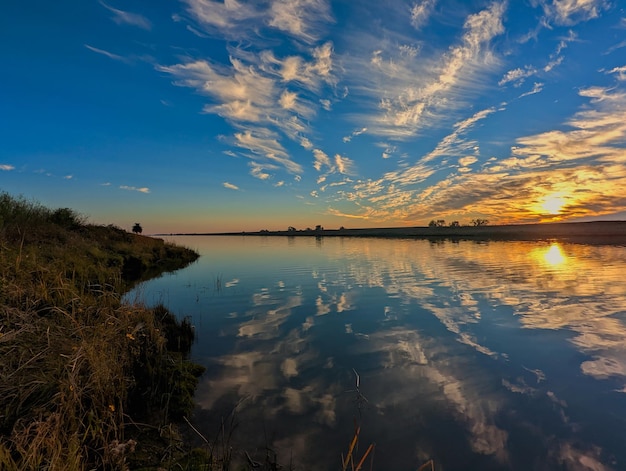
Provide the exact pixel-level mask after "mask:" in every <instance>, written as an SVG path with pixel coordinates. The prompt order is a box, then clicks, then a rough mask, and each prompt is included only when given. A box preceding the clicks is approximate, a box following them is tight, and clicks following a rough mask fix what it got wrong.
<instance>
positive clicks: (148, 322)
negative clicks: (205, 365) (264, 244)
mask: <svg viewBox="0 0 626 471" xmlns="http://www.w3.org/2000/svg"><path fill="white" fill-rule="evenodd" d="M195 257H197V255H196V254H195V253H193V252H192V251H190V250H187V249H184V248H181V247H175V246H171V245H168V244H165V243H164V242H163V241H162V240H158V239H152V238H148V237H142V236H137V235H134V234H130V233H127V232H125V231H123V230H121V229H119V228H116V227H113V226H96V225H89V224H86V223H85V220H84V218H82V217H81V216H79V215H77V214H76V213H74V212H73V211H71V210H69V209H67V208H61V209H58V210H50V209H47V208H45V207H43V206H41V205H39V204H37V203H34V202H30V201H27V200H25V199H23V198H13V197H11V196H10V195H8V194H6V193H0V357H1V358H2V362H0V469H7V470H50V471H56V470H70V471H72V470H76V471H82V470H87V469H110V470H114V469H115V470H117V469H126V468H127V467H128V466H129V464H131V463H132V460H133V459H134V460H135V463H134V465H135V466H136V465H138V464H139V463H138V462H137V460H136V459H135V458H133V457H134V456H135V455H141V453H139V452H140V451H142V450H143V452H146V450H148V451H149V450H150V449H155V448H158V447H161V448H162V449H166V448H167V442H168V440H171V436H173V435H176V433H177V432H176V429H175V427H173V426H172V425H171V424H172V423H173V422H175V421H177V420H181V419H182V417H183V416H184V415H187V414H189V412H190V411H191V408H192V406H193V402H192V396H193V391H194V389H195V386H196V382H197V377H198V376H199V374H200V373H201V370H202V369H201V368H200V367H198V366H197V365H194V364H193V363H191V362H189V361H188V359H187V353H188V352H189V348H190V346H191V342H192V341H193V329H192V328H191V325H190V324H189V322H188V321H183V322H179V321H177V319H176V318H175V317H174V316H173V315H172V314H171V313H169V312H168V311H167V310H166V309H165V308H164V307H163V306H159V307H157V308H154V309H147V308H146V307H144V306H140V305H126V304H122V303H121V302H120V298H121V294H122V293H123V292H124V291H125V290H126V289H128V288H129V287H130V286H131V285H132V283H133V282H135V281H136V280H138V279H141V278H142V277H144V276H149V274H150V273H151V270H164V269H168V268H173V267H175V266H182V265H184V264H185V263H188V262H190V261H192V260H194V259H195ZM165 428H168V429H169V430H170V431H171V432H170V435H171V436H170V439H168V440H165V439H164V438H163V435H164V434H163V433H161V432H162V430H163V429H165ZM155 431H156V433H154V432H155ZM146 455H147V456H152V455H154V456H157V458H154V457H152V458H151V459H152V461H153V462H154V461H155V459H156V462H154V463H153V464H154V465H155V466H156V465H158V464H159V459H160V456H161V455H160V454H154V453H147V454H146ZM149 461H150V460H148V459H144V461H143V463H142V464H145V463H148V462H149Z"/></svg>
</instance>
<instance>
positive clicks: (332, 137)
mask: <svg viewBox="0 0 626 471" xmlns="http://www.w3.org/2000/svg"><path fill="white" fill-rule="evenodd" d="M625 9H626V2H625V1H623V0H509V1H501V0H491V1H482V0H465V1H461V0H414V1H391V0H371V1H370V0H360V1H350V0H342V1H330V0H328V1H326V0H258V1H250V2H247V1H243V0H224V1H218V0H180V1H174V0H172V1H168V2H162V1H158V2H157V1H145V0H144V1H140V0H125V1H123V2H122V1H121V0H106V1H105V0H99V1H98V0H67V1H64V2H61V3H55V2H49V1H42V0H5V1H3V2H2V4H1V5H0V58H1V60H2V72H1V73H0V122H1V123H2V124H1V125H0V142H1V143H2V144H1V145H0V190H2V191H7V192H9V193H10V194H13V195H22V196H23V197H25V198H27V199H31V200H35V201H37V202H40V203H42V204H44V205H46V206H50V207H53V208H57V207H69V208H72V209H74V210H76V211H77V212H79V213H80V214H82V215H84V216H85V217H86V218H87V219H88V220H89V221H90V222H94V223H98V224H115V225H118V226H120V227H123V228H126V229H128V230H130V228H131V227H132V225H133V223H135V222H140V223H141V224H142V226H143V228H144V232H145V233H169V232H222V231H256V230H261V229H269V230H285V229H286V228H287V227H288V226H293V227H296V228H297V229H304V228H307V227H315V226H316V225H318V224H319V225H322V226H324V227H325V228H329V229H331V228H338V227H341V226H344V227H346V228H356V227H400V226H424V225H427V224H428V222H429V221H431V220H433V219H436V220H438V219H444V220H445V221H446V223H449V222H452V221H459V223H460V224H469V223H470V222H471V221H472V220H475V219H486V220H488V221H489V223H490V224H510V223H536V222H553V221H578V220H596V219H626V11H625Z"/></svg>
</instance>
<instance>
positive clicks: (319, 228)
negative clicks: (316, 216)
mask: <svg viewBox="0 0 626 471" xmlns="http://www.w3.org/2000/svg"><path fill="white" fill-rule="evenodd" d="M315 230H316V231H323V230H324V228H323V227H322V226H320V225H319V224H318V225H317V226H315Z"/></svg>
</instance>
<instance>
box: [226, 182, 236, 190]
mask: <svg viewBox="0 0 626 471" xmlns="http://www.w3.org/2000/svg"><path fill="white" fill-rule="evenodd" d="M222 186H223V187H224V188H228V189H229V190H239V187H238V186H237V185H233V184H232V183H228V182H224V183H222Z"/></svg>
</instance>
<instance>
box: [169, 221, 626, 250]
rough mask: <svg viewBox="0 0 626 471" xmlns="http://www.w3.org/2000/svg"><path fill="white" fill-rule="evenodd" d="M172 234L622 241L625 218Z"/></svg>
mask: <svg viewBox="0 0 626 471" xmlns="http://www.w3.org/2000/svg"><path fill="white" fill-rule="evenodd" d="M158 235H161V236H163V235H171V236H182V235H185V236H196V235H199V236H242V235H243V236H282V237H284V236H287V237H388V238H416V239H452V240H481V241H486V240H527V241H537V240H559V241H563V242H576V243H585V244H625V245H626V221H595V222H560V223H542V224H510V225H497V226H496V225H493V226H489V225H484V226H460V227H451V226H443V227H423V226H422V227H386V228H357V229H345V228H341V229H323V228H319V229H305V230H286V231H265V230H263V231H257V232H220V233H215V232H212V233H175V234H174V233H172V234H158Z"/></svg>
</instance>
